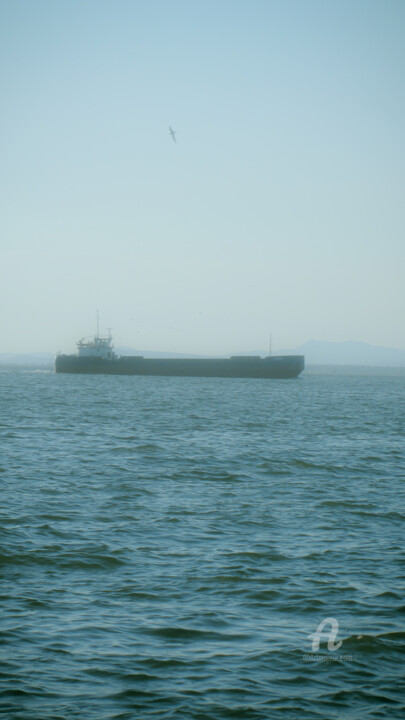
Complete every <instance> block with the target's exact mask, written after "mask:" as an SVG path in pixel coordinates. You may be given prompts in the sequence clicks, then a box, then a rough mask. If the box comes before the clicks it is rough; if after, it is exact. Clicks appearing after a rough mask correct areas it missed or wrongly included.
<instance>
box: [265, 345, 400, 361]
mask: <svg viewBox="0 0 405 720" xmlns="http://www.w3.org/2000/svg"><path fill="white" fill-rule="evenodd" d="M277 355H305V364H306V366H307V367H308V365H364V366H367V367H405V350H400V349H399V348H387V347H379V346H376V345H368V343H363V342H321V341H319V340H308V341H307V342H305V343H304V344H303V345H300V346H299V347H297V348H294V350H280V351H279V352H277Z"/></svg>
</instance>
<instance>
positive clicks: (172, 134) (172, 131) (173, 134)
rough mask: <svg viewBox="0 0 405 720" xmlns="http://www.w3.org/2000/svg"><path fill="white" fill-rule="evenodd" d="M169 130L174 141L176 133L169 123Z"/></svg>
mask: <svg viewBox="0 0 405 720" xmlns="http://www.w3.org/2000/svg"><path fill="white" fill-rule="evenodd" d="M169 132H170V135H171V136H172V140H173V142H176V133H175V131H174V130H173V128H172V127H171V125H169Z"/></svg>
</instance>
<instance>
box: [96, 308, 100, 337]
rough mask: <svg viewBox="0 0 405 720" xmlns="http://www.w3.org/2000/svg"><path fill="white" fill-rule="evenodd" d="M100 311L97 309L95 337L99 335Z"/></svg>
mask: <svg viewBox="0 0 405 720" xmlns="http://www.w3.org/2000/svg"><path fill="white" fill-rule="evenodd" d="M99 324H100V313H99V311H98V310H97V337H98V336H99V334H100V333H99Z"/></svg>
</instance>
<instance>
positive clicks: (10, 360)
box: [0, 353, 55, 368]
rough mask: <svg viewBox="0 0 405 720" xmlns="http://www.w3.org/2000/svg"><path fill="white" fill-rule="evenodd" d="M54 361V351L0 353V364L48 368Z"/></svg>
mask: <svg viewBox="0 0 405 720" xmlns="http://www.w3.org/2000/svg"><path fill="white" fill-rule="evenodd" d="M54 362H55V353H0V365H9V366H17V367H33V368H50V367H53V364H54Z"/></svg>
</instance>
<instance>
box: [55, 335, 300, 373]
mask: <svg viewBox="0 0 405 720" xmlns="http://www.w3.org/2000/svg"><path fill="white" fill-rule="evenodd" d="M304 364H305V361H304V356H303V355H269V356H268V357H264V358H262V357H260V355H234V356H232V357H229V358H198V357H197V358H145V357H143V355H120V356H119V355H116V354H115V352H114V347H113V343H112V338H111V334H109V336H108V337H100V335H99V334H98V332H97V335H95V337H94V338H93V339H92V340H85V339H83V340H79V342H78V343H77V353H76V355H63V354H61V353H59V354H58V355H57V356H56V359H55V372H57V373H86V374H91V375H164V376H177V377H218V378H295V377H297V376H298V375H299V374H300V373H301V372H302V371H303V369H304Z"/></svg>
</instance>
